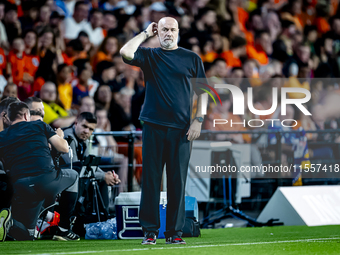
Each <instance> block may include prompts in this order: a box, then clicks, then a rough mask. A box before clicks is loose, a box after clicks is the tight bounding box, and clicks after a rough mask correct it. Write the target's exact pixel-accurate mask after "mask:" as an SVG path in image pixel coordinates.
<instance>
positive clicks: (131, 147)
mask: <svg viewBox="0 0 340 255" xmlns="http://www.w3.org/2000/svg"><path fill="white" fill-rule="evenodd" d="M304 132H305V133H306V134H309V133H310V134H315V133H316V134H327V133H333V134H339V135H340V129H327V130H311V131H306V130H305V131H304ZM286 133H301V131H300V130H290V131H283V130H247V131H211V130H202V131H201V137H200V138H199V139H201V140H202V137H203V140H204V139H205V140H207V139H208V138H209V137H212V136H213V135H217V134H228V135H233V134H248V135H268V134H275V136H276V141H277V144H276V153H275V154H276V158H275V160H274V161H271V162H263V164H268V163H271V164H281V163H282V159H281V154H282V142H281V138H282V136H283V135H284V134H286ZM108 135H112V136H114V137H115V136H127V139H128V191H129V192H131V191H133V168H134V164H133V161H134V156H133V155H134V142H135V138H136V137H138V136H141V135H142V131H110V132H95V133H93V135H92V136H91V138H90V141H93V137H94V136H108ZM324 163H333V162H324Z"/></svg>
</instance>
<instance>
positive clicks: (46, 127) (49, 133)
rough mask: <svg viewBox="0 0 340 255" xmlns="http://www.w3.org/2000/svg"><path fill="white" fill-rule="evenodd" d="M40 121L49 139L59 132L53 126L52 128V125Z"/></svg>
mask: <svg viewBox="0 0 340 255" xmlns="http://www.w3.org/2000/svg"><path fill="white" fill-rule="evenodd" d="M39 123H41V124H40V125H43V126H44V130H45V135H46V137H47V140H48V139H50V138H51V137H52V136H54V135H56V134H57V133H56V132H55V131H54V130H53V128H51V126H50V125H47V124H46V123H44V122H42V121H40V122H39Z"/></svg>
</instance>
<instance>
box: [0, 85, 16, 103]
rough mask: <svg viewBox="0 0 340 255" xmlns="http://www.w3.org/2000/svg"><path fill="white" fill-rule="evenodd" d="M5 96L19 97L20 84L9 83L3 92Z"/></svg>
mask: <svg viewBox="0 0 340 255" xmlns="http://www.w3.org/2000/svg"><path fill="white" fill-rule="evenodd" d="M4 97H18V86H17V85H16V84H14V83H9V84H7V85H6V87H5V89H4V93H3V98H4ZM3 98H2V99H3Z"/></svg>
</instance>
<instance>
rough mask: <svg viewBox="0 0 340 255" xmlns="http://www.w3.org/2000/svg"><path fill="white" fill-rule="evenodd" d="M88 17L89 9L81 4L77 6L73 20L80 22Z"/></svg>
mask: <svg viewBox="0 0 340 255" xmlns="http://www.w3.org/2000/svg"><path fill="white" fill-rule="evenodd" d="M88 15H89V7H88V5H87V4H81V5H79V6H77V9H75V10H74V15H73V16H74V19H75V20H76V21H77V22H81V21H83V20H85V19H87V17H88Z"/></svg>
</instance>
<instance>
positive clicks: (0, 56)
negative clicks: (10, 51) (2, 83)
mask: <svg viewBox="0 0 340 255" xmlns="http://www.w3.org/2000/svg"><path fill="white" fill-rule="evenodd" d="M6 64H7V61H6V55H5V52H4V50H3V49H2V48H0V75H3V74H4V70H6Z"/></svg>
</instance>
